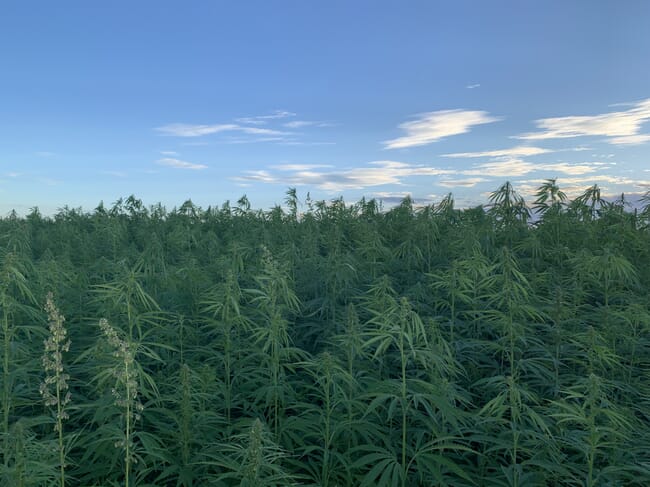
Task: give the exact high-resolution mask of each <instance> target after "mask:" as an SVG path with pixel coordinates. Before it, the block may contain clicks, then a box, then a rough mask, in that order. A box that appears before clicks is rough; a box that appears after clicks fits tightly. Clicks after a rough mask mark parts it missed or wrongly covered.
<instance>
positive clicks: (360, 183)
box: [234, 161, 456, 192]
mask: <svg viewBox="0 0 650 487" xmlns="http://www.w3.org/2000/svg"><path fill="white" fill-rule="evenodd" d="M285 167H286V166H285ZM455 172H456V171H453V170H447V169H438V168H434V167H429V166H423V165H415V164H408V163H404V162H397V161H374V162H370V163H368V164H367V165H366V166H363V167H354V168H349V169H344V170H332V171H325V170H319V168H315V167H314V166H310V165H296V167H295V170H293V169H287V170H283V171H282V173H281V174H277V173H276V174H274V173H271V172H269V171H267V170H258V171H246V172H245V173H244V174H243V175H242V176H239V177H236V178H234V179H235V180H236V181H239V182H242V181H243V182H251V181H256V182H263V183H274V184H284V185H287V184H288V185H295V186H299V185H311V186H315V187H317V188H319V189H322V190H325V191H330V192H339V191H344V190H348V189H364V188H368V187H375V186H382V185H388V184H393V185H401V184H404V179H406V178H408V177H413V176H439V175H447V174H454V173H455Z"/></svg>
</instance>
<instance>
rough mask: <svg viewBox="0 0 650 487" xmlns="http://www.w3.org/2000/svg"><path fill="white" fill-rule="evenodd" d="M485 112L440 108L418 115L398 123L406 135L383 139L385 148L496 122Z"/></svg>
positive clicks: (415, 143) (423, 141)
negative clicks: (413, 118)
mask: <svg viewBox="0 0 650 487" xmlns="http://www.w3.org/2000/svg"><path fill="white" fill-rule="evenodd" d="M499 120H501V118H499V117H493V116H491V115H489V114H488V113H487V112H483V111H471V110H441V111H437V112H428V113H423V114H421V115H419V118H417V119H416V120H412V121H410V122H405V123H402V124H400V125H399V128H400V129H402V130H403V131H405V132H406V135H404V136H402V137H398V138H396V139H392V140H387V141H385V142H384V143H383V144H384V147H385V148H386V149H404V148H408V147H417V146H421V145H428V144H431V143H433V142H437V141H439V140H440V139H443V138H445V137H450V136H452V135H459V134H464V133H466V132H469V131H470V129H471V128H472V127H474V126H475V125H482V124H486V123H492V122H497V121H499Z"/></svg>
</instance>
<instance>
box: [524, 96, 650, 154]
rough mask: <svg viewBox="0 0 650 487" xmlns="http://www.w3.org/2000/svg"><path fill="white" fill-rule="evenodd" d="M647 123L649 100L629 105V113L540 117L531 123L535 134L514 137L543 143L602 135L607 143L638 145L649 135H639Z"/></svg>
mask: <svg viewBox="0 0 650 487" xmlns="http://www.w3.org/2000/svg"><path fill="white" fill-rule="evenodd" d="M649 120H650V98H647V99H645V100H642V101H639V102H636V103H633V104H632V105H631V108H630V109H629V110H625V111H618V112H609V113H602V114H599V115H582V116H568V117H554V118H542V119H540V120H536V121H535V124H536V125H537V127H538V128H539V129H540V130H539V131H538V132H529V133H524V134H521V135H518V136H516V137H515V138H518V139H525V140H543V139H562V138H570V137H581V136H604V137H608V139H607V141H608V142H609V143H611V144H642V143H645V142H648V141H650V134H641V133H639V132H640V130H641V125H642V124H644V123H645V122H647V121H649Z"/></svg>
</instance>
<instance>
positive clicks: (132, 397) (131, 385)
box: [99, 318, 144, 487]
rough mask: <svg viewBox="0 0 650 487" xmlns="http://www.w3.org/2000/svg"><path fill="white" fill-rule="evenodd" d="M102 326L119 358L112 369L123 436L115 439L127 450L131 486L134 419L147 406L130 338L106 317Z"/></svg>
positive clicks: (126, 479) (126, 469) (126, 478)
mask: <svg viewBox="0 0 650 487" xmlns="http://www.w3.org/2000/svg"><path fill="white" fill-rule="evenodd" d="M99 327H100V328H101V330H102V332H103V333H104V336H105V337H106V341H107V342H108V344H109V345H110V346H111V347H112V348H113V356H114V357H115V358H116V359H117V360H116V364H115V367H114V369H113V374H114V376H115V381H116V382H115V387H113V389H112V391H111V392H112V393H113V396H114V397H115V405H116V406H117V407H119V408H122V414H123V418H124V436H123V438H122V439H120V440H119V441H117V442H115V447H116V448H122V449H123V450H124V485H125V486H127V487H130V486H131V484H130V481H129V479H130V475H131V464H132V463H135V451H134V450H135V443H134V436H135V435H134V423H135V422H136V421H138V420H139V419H140V413H141V412H142V410H143V409H144V407H143V406H142V403H141V402H140V400H139V399H138V377H139V374H138V369H137V364H136V361H135V350H133V346H132V344H131V343H130V342H129V341H127V340H124V339H122V338H120V336H119V335H118V333H117V331H116V330H115V328H113V327H112V326H111V325H110V324H109V323H108V321H107V320H106V319H104V318H102V319H101V320H99Z"/></svg>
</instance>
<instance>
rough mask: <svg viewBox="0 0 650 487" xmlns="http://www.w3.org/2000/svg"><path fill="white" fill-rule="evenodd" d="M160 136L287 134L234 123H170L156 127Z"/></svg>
mask: <svg viewBox="0 0 650 487" xmlns="http://www.w3.org/2000/svg"><path fill="white" fill-rule="evenodd" d="M155 130H156V131H157V132H159V133H160V134H161V135H167V136H174V137H202V136H204V135H212V134H218V133H220V132H240V133H244V134H249V135H288V134H289V132H284V131H281V130H274V129H267V128H260V127H245V126H242V125H237V124H234V123H222V124H214V125H201V124H187V123H172V124H168V125H163V126H162V127H157V128H156V129H155Z"/></svg>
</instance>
